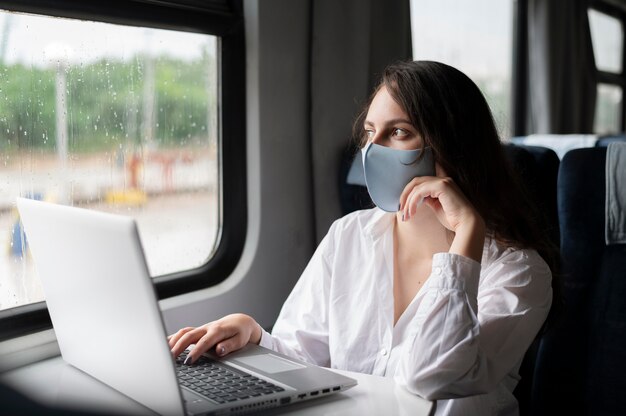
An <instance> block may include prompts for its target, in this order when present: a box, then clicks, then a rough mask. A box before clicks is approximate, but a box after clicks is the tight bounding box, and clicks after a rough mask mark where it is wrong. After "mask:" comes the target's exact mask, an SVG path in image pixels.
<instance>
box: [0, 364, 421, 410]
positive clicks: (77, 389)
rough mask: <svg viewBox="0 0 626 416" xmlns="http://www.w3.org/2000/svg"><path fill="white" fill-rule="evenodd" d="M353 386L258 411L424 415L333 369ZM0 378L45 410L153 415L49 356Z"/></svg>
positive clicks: (381, 382)
mask: <svg viewBox="0 0 626 416" xmlns="http://www.w3.org/2000/svg"><path fill="white" fill-rule="evenodd" d="M338 372H339V373H341V374H345V375H347V376H349V377H352V378H355V379H357V380H358V382H359V384H358V386H356V387H353V388H351V389H350V390H347V391H345V392H342V393H337V394H334V395H332V396H329V397H324V398H320V399H315V400H311V401H309V402H304V403H298V404H294V405H290V406H286V407H283V408H280V409H273V410H270V411H266V412H263V414H264V415H270V414H271V415H355V416H356V415H359V416H361V415H411V416H422V415H424V416H426V415H429V414H430V413H431V411H432V409H433V403H432V402H430V401H428V400H424V399H422V398H420V397H418V396H415V395H412V394H410V393H408V392H407V391H405V390H404V389H402V388H400V387H399V386H397V385H396V384H395V383H394V381H393V380H392V379H390V378H384V377H376V376H370V375H366V374H358V373H352V372H347V371H338ZM0 380H1V381H2V382H3V383H5V384H7V385H8V386H10V387H13V388H15V389H16V390H18V391H20V392H22V393H23V394H25V395H27V396H29V397H31V398H32V399H34V400H36V401H38V402H40V403H42V404H44V405H48V406H55V407H56V406H61V407H64V408H71V409H76V410H93V411H98V412H105V413H112V414H113V413H120V414H124V415H154V413H153V412H152V411H151V410H149V409H147V408H146V407H144V406H142V405H140V404H139V403H137V402H135V401H133V400H131V399H129V398H128V397H126V396H124V395H122V394H120V393H118V392H117V391H115V390H113V389H112V388H110V387H108V386H106V385H105V384H102V383H100V382H99V381H98V380H96V379H94V378H93V377H91V376H89V375H87V374H85V373H83V372H81V371H80V370H77V369H76V368H74V367H72V366H70V365H68V364H66V363H65V362H64V361H63V360H62V359H61V357H55V358H51V359H48V360H45V361H41V362H38V363H35V364H31V365H28V366H26V367H22V368H19V369H16V370H13V371H10V372H7V373H4V374H2V375H0Z"/></svg>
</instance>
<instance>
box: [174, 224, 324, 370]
mask: <svg viewBox="0 0 626 416" xmlns="http://www.w3.org/2000/svg"><path fill="white" fill-rule="evenodd" d="M333 229H334V226H333V227H331V229H330V231H329V233H328V235H327V236H326V237H325V238H324V239H323V240H322V242H321V243H320V245H319V246H318V248H317V250H316V251H315V253H314V254H313V257H312V258H311V260H310V261H309V264H308V265H307V267H306V269H305V270H304V272H303V273H302V276H301V277H300V279H299V280H298V283H297V284H296V286H295V287H294V289H293V291H292V292H291V294H290V295H289V297H288V298H287V301H286V302H285V304H284V305H283V308H282V310H281V313H280V316H279V318H278V321H277V323H276V325H275V327H274V335H273V336H272V335H270V334H269V333H267V332H266V331H264V330H263V329H262V328H261V326H260V325H259V324H258V323H257V322H256V321H255V320H254V319H253V318H252V317H250V316H248V315H244V314H233V315H228V316H225V317H224V318H221V319H219V320H217V321H213V322H209V323H208V324H205V325H202V326H199V327H196V328H194V327H187V328H182V329H180V330H179V331H178V332H176V333H175V334H173V335H170V336H169V337H168V341H169V345H170V349H171V351H172V355H174V357H177V356H178V355H179V354H180V353H182V352H183V351H184V350H185V349H186V348H187V347H188V346H189V345H191V344H195V347H194V349H193V350H192V351H191V352H190V353H189V355H188V358H187V360H189V361H188V362H189V363H193V362H194V361H196V360H197V359H198V358H199V357H200V356H201V355H202V354H203V353H205V352H206V351H208V350H209V349H211V348H215V352H216V353H217V354H218V355H220V356H223V355H226V354H228V353H230V352H233V351H236V350H238V349H240V348H242V347H244V346H245V345H246V344H247V343H248V342H252V343H255V344H260V345H261V346H263V347H266V348H270V349H272V350H275V351H278V352H281V353H283V354H286V355H289V356H292V357H295V358H298V359H301V360H304V361H308V362H311V363H314V364H318V365H328V364H329V363H330V355H329V350H328V302H327V300H328V293H329V290H330V289H329V288H330V262H329V259H330V258H332V256H333V253H332V245H333V243H332V235H331V234H332V232H333ZM186 363H187V361H186Z"/></svg>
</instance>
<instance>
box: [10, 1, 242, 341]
mask: <svg viewBox="0 0 626 416" xmlns="http://www.w3.org/2000/svg"><path fill="white" fill-rule="evenodd" d="M0 9H3V10H7V11H14V12H25V13H34V14H39V15H47V16H54V17H65V18H74V19H83V20H92V21H99V22H106V23H113V24H121V25H128V26H139V27H151V28H158V29H169V30H177V31H186V32H194V33H202V34H207V35H214V36H218V42H217V44H218V51H219V52H218V65H219V68H218V91H219V93H218V97H219V101H218V106H217V107H218V120H219V123H218V125H219V134H218V138H219V139H218V146H219V151H218V158H219V159H218V169H219V173H218V175H219V178H220V189H219V198H218V201H220V202H221V204H218V209H219V214H218V217H219V218H220V220H221V224H220V228H219V229H218V240H217V246H216V247H215V248H214V249H213V252H212V256H211V258H210V259H209V260H208V262H207V263H205V264H204V265H202V266H200V267H198V268H196V269H192V270H186V271H181V272H177V273H172V274H168V275H164V276H157V277H155V278H153V281H154V287H155V290H156V293H157V296H158V299H164V298H168V297H172V296H176V295H180V294H183V293H187V292H191V291H194V290H198V289H202V288H205V287H209V286H213V285H216V284H218V283H219V282H221V281H223V280H225V279H226V278H227V277H228V275H229V274H230V273H231V272H232V270H233V269H234V268H235V266H236V265H237V263H238V261H239V259H240V257H241V254H242V252H243V246H244V243H245V236H246V231H247V218H248V216H247V198H246V189H247V180H246V158H245V157H241V154H242V152H243V153H244V154H245V151H246V122H245V114H246V90H245V84H246V83H245V75H246V69H245V62H246V57H245V32H244V19H243V4H242V1H241V0H209V1H204V0H203V1H196V0H108V1H107V0H90V1H88V2H76V1H72V0H12V1H2V0H0ZM51 327H52V322H51V320H50V315H49V313H48V309H47V306H46V303H45V301H42V302H37V303H31V304H27V305H22V306H17V307H14V308H9V309H6V310H3V311H0V341H2V340H6V339H9V338H14V337H17V336H22V335H27V334H30V333H33V332H37V331H41V330H44V329H48V328H51Z"/></svg>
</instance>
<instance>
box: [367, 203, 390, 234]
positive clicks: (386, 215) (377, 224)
mask: <svg viewBox="0 0 626 416" xmlns="http://www.w3.org/2000/svg"><path fill="white" fill-rule="evenodd" d="M373 210H374V212H373V214H372V217H371V218H370V220H369V221H368V222H367V224H366V225H365V226H364V227H363V228H364V230H365V233H366V234H368V235H370V236H371V237H372V240H376V239H377V238H379V237H380V236H382V235H383V234H384V233H385V232H386V231H387V230H389V229H390V227H391V226H392V225H393V220H394V218H395V216H396V213H395V212H386V211H383V210H382V209H380V208H378V207H375V208H373Z"/></svg>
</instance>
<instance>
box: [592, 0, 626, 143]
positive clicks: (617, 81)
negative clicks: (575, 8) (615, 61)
mask: <svg viewBox="0 0 626 416" xmlns="http://www.w3.org/2000/svg"><path fill="white" fill-rule="evenodd" d="M588 9H589V10H591V9H593V10H595V11H597V12H599V13H603V14H606V15H608V16H611V17H613V18H615V19H617V20H619V21H620V22H621V24H622V30H623V31H624V39H623V42H622V71H621V73H615V72H608V71H603V70H600V69H598V68H597V67H596V88H597V87H598V84H608V85H612V86H617V87H620V88H621V89H622V108H621V110H620V114H621V116H622V117H621V120H620V129H621V131H622V132H623V131H625V130H626V105H624V97H626V94H625V93H626V69H625V68H626V8H624V7H619V6H617V5H615V4H613V3H612V2H610V1H606V0H595V1H592V2H591V4H590V5H589V7H588Z"/></svg>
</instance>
